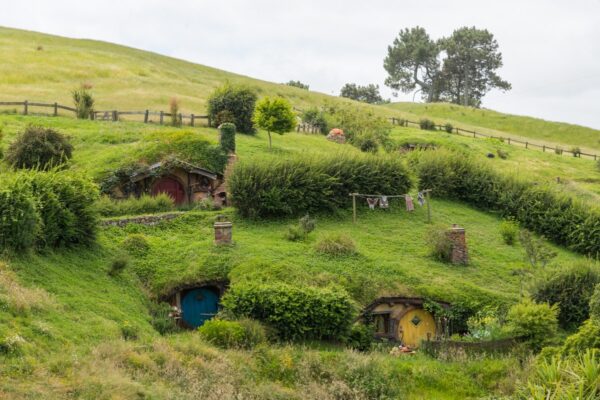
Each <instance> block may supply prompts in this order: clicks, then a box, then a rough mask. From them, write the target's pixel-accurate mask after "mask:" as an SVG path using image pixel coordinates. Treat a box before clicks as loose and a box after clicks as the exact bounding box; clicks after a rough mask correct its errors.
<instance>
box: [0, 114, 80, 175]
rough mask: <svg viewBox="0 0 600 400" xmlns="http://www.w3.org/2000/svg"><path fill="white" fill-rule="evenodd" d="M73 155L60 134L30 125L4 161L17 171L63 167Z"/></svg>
mask: <svg viewBox="0 0 600 400" xmlns="http://www.w3.org/2000/svg"><path fill="white" fill-rule="evenodd" d="M72 155H73V146H72V145H71V144H70V143H69V141H68V140H67V138H66V137H65V136H64V135H62V134H61V133H60V132H58V131H55V130H54V129H50V128H43V127H41V126H33V125H30V126H28V127H27V128H25V131H23V132H21V133H20V134H19V135H18V136H17V138H16V139H15V141H14V142H12V143H11V144H10V146H9V147H8V150H7V152H6V161H8V163H9V164H11V165H12V166H13V168H18V169H41V170H49V169H51V168H55V167H60V166H63V165H64V164H65V163H66V162H67V161H69V159H71V157H72Z"/></svg>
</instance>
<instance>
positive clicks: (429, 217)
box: [425, 189, 431, 224]
mask: <svg viewBox="0 0 600 400" xmlns="http://www.w3.org/2000/svg"><path fill="white" fill-rule="evenodd" d="M430 191H431V190H429V189H428V190H427V191H426V192H425V196H426V197H427V223H428V224H430V223H431V198H430V197H429V192H430Z"/></svg>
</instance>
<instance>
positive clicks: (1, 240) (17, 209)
mask: <svg viewBox="0 0 600 400" xmlns="http://www.w3.org/2000/svg"><path fill="white" fill-rule="evenodd" d="M22 176H23V175H21V174H16V175H12V176H8V175H7V174H1V175H0V177H1V178H2V186H1V187H0V249H8V250H13V251H22V250H27V249H29V248H31V247H33V245H34V243H35V241H36V239H37V237H38V232H39V229H40V228H39V226H40V216H39V213H38V212H37V209H36V205H35V199H34V197H33V195H32V193H31V187H30V185H29V184H28V182H27V181H26V180H24V179H21V178H22Z"/></svg>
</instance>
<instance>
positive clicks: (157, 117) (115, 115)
mask: <svg viewBox="0 0 600 400" xmlns="http://www.w3.org/2000/svg"><path fill="white" fill-rule="evenodd" d="M0 106H13V107H21V109H22V114H23V115H30V114H34V113H32V112H31V108H32V107H36V108H50V109H51V110H52V111H51V112H50V113H46V115H53V116H58V115H59V110H64V111H69V112H71V113H74V114H76V113H77V110H76V109H75V108H73V107H67V106H63V105H60V104H58V103H38V102H29V101H27V100H25V101H0ZM17 112H19V111H18V110H17ZM124 116H141V117H142V118H140V119H142V120H143V122H144V123H146V124H148V123H156V122H157V123H159V124H160V125H163V124H164V123H165V122H170V121H165V118H169V119H170V118H171V113H167V112H164V111H150V110H144V111H120V110H106V111H94V112H93V113H92V114H91V115H90V119H92V120H98V121H120V120H121V119H122V118H123V117H124ZM177 118H178V120H179V122H180V123H181V124H185V123H186V121H188V124H189V125H190V126H196V122H197V121H199V120H200V121H202V120H205V121H206V124H205V125H206V126H210V125H211V121H210V117H209V116H208V115H201V114H182V113H180V114H178V115H177Z"/></svg>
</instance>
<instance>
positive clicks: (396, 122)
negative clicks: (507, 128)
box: [389, 117, 600, 160]
mask: <svg viewBox="0 0 600 400" xmlns="http://www.w3.org/2000/svg"><path fill="white" fill-rule="evenodd" d="M389 121H390V122H391V123H392V125H398V126H409V125H414V126H418V127H420V126H421V124H420V123H419V122H415V121H409V120H407V119H401V118H395V117H391V118H389ZM433 126H434V127H435V129H437V130H440V131H445V132H448V131H447V130H446V127H445V126H444V125H433ZM448 133H455V134H457V135H461V136H469V137H474V138H477V137H482V138H489V139H498V140H500V141H502V142H504V143H508V144H511V145H522V146H523V147H525V148H526V149H532V148H538V149H542V151H543V152H546V150H548V151H550V152H554V153H556V154H559V155H562V154H563V153H567V154H569V153H570V154H571V155H573V157H579V158H581V157H582V156H583V157H589V158H591V159H594V160H598V159H599V158H600V156H599V155H597V154H589V153H585V152H582V151H576V150H567V149H563V148H561V147H552V146H547V145H545V144H537V143H533V142H529V141H522V140H518V139H514V138H510V137H504V136H494V135H486V134H485V133H481V132H476V131H471V130H468V129H462V128H458V127H453V128H452V131H451V132H448Z"/></svg>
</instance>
